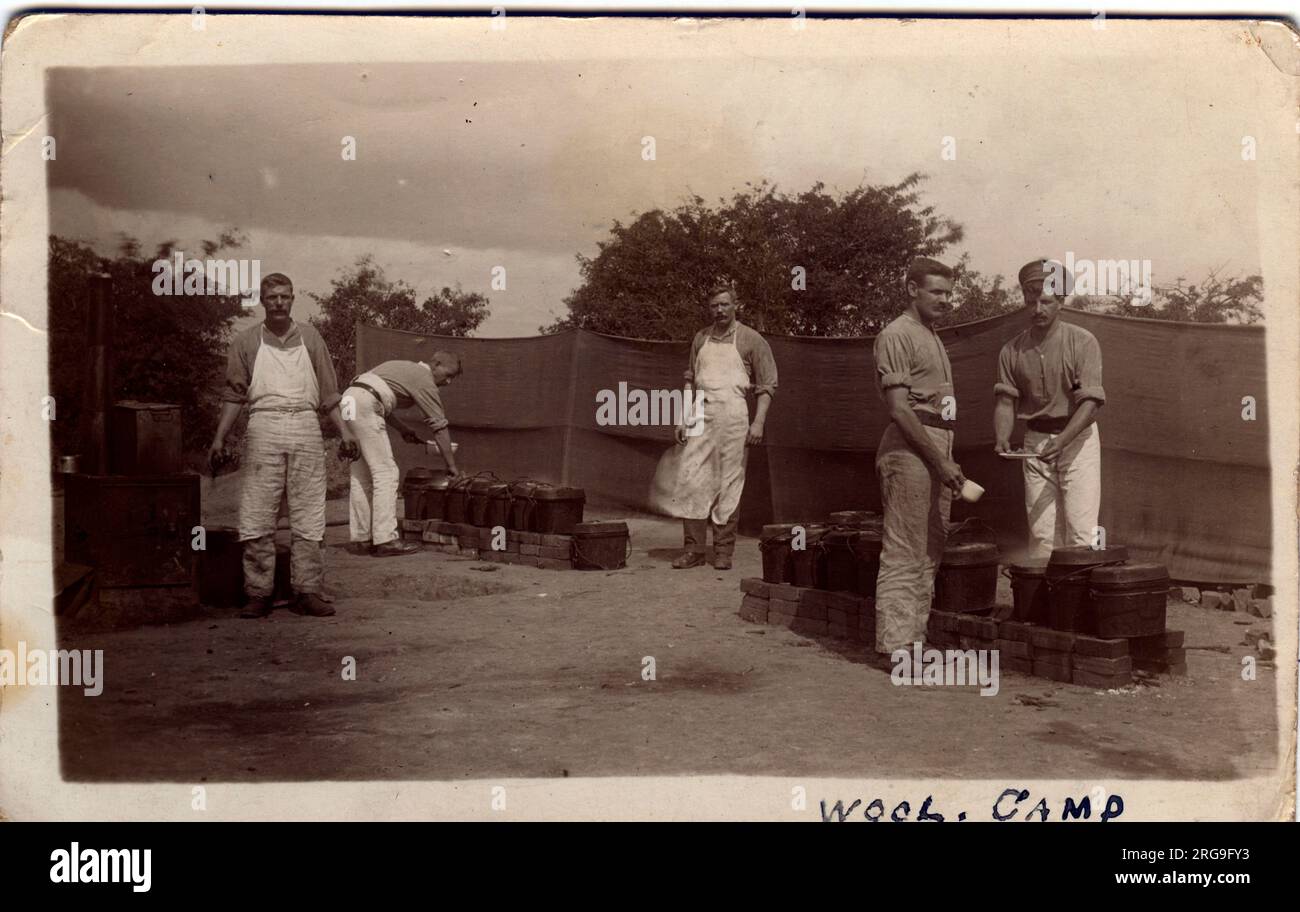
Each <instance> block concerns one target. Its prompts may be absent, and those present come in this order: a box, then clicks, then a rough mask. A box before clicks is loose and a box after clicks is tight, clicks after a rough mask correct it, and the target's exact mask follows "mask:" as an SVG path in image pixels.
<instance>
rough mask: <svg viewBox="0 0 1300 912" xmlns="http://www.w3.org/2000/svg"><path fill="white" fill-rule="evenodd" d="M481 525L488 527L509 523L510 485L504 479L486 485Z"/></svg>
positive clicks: (507, 524) (503, 525) (502, 525)
mask: <svg viewBox="0 0 1300 912" xmlns="http://www.w3.org/2000/svg"><path fill="white" fill-rule="evenodd" d="M483 525H485V526H487V527H488V528H489V529H491V528H495V527H496V526H501V527H503V528H505V527H508V526H509V525H510V485H508V484H506V483H505V482H504V481H499V482H496V483H495V484H493V485H491V486H489V487H488V491H487V509H486V510H484V512H483Z"/></svg>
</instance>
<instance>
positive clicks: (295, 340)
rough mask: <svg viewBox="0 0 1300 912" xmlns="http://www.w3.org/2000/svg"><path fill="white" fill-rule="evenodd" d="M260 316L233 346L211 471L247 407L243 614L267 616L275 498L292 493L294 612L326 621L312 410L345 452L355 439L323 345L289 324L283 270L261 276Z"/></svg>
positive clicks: (319, 471) (321, 479)
mask: <svg viewBox="0 0 1300 912" xmlns="http://www.w3.org/2000/svg"><path fill="white" fill-rule="evenodd" d="M261 302H262V306H263V307H264V308H265V310H266V319H265V320H264V321H263V322H262V323H259V324H257V325H256V326H251V327H249V328H248V329H246V330H244V331H243V332H241V333H239V335H237V336H235V338H234V340H233V341H232V342H231V343H230V351H229V355H228V357H227V361H226V385H225V389H223V390H222V393H221V401H222V405H221V419H220V421H219V422H218V423H217V431H216V434H215V435H214V436H213V438H212V444H211V446H210V447H209V448H208V461H209V464H210V465H211V466H212V468H213V474H215V473H216V469H217V467H218V466H219V465H220V464H221V462H222V461H223V459H224V458H225V453H224V447H225V439H226V434H227V433H228V432H229V431H230V428H231V425H233V424H234V422H235V419H236V418H237V417H238V416H239V412H240V410H241V409H242V408H243V406H244V405H245V404H247V405H248V412H249V415H248V430H247V432H246V434H245V440H244V460H243V466H244V478H243V483H244V487H243V491H242V495H241V498H240V502H239V540H240V541H241V542H243V543H244V591H245V592H246V593H247V595H248V602H247V603H246V604H245V605H244V608H243V610H242V611H241V612H240V615H239V616H240V617H244V618H258V617H265V616H266V615H268V614H270V612H271V592H272V589H273V588H274V584H275V525H276V519H277V518H278V515H279V511H280V500H281V498H282V497H283V496H284V495H285V493H286V491H287V494H288V501H289V524H290V527H291V529H292V533H293V543H292V550H291V553H290V578H291V582H292V585H293V589H294V592H295V593H297V595H298V601H297V605H296V609H297V610H298V611H300V612H301V613H303V614H309V615H313V616H315V617H327V616H329V615H332V614H333V613H334V609H333V608H332V607H330V605H328V604H326V603H325V601H324V600H322V598H321V586H322V583H323V580H324V561H323V558H322V554H321V541H322V540H323V539H324V537H325V448H324V441H322V439H321V432H320V423H319V421H318V420H317V413H318V412H327V413H328V414H329V416H330V419H331V420H332V421H333V422H334V424H335V425H336V426H337V427H338V429H339V433H340V434H341V435H342V436H343V445H342V446H341V447H340V449H341V451H342V452H344V453H348V452H356V449H357V444H356V438H355V436H354V434H353V433H352V429H351V428H349V427H348V426H347V423H346V422H345V421H343V418H342V416H341V415H340V413H339V407H338V403H339V392H338V381H337V379H336V378H335V376H334V362H333V361H331V360H330V354H329V350H328V349H327V348H326V346H325V340H324V339H322V338H321V336H320V333H318V332H317V331H316V329H315V328H314V327H312V326H311V325H309V324H306V323H297V322H295V321H294V320H293V319H291V318H290V316H289V312H290V310H291V309H292V307H293V283H292V282H291V281H290V280H289V278H288V277H287V276H285V275H283V274H281V273H278V272H276V273H272V274H271V275H268V276H267V277H266V278H264V279H262V283H261Z"/></svg>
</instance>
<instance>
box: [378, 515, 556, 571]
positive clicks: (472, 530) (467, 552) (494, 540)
mask: <svg viewBox="0 0 1300 912" xmlns="http://www.w3.org/2000/svg"><path fill="white" fill-rule="evenodd" d="M501 531H504V532H505V535H504V538H503V537H502V535H501V534H500V532H499V531H496V530H495V529H494V528H492V527H488V526H473V525H470V524H469V523H450V522H443V521H442V520H437V519H404V520H402V532H403V534H404V535H405V536H406V537H408V538H416V539H419V540H421V541H423V542H424V544H425V545H426V546H432V548H433V549H434V550H435V551H440V552H442V553H443V554H459V555H460V556H462V557H469V558H474V559H477V560H484V561H490V562H492V563H498V564H521V565H523V566H525V567H538V568H540V569H542V570H572V569H573V536H572V535H544V534H542V533H540V532H516V531H513V530H509V529H506V530H501ZM496 544H504V545H505V547H504V548H503V549H500V550H498V549H496V548H495V547H493V546H494V545H496Z"/></svg>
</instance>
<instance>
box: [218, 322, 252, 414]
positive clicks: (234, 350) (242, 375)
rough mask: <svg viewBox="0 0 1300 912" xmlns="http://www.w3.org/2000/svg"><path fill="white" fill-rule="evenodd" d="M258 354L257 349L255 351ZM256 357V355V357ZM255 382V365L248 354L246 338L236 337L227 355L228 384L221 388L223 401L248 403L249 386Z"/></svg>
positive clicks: (240, 403)
mask: <svg viewBox="0 0 1300 912" xmlns="http://www.w3.org/2000/svg"><path fill="white" fill-rule="evenodd" d="M253 351H254V353H256V351H257V349H253ZM255 356H256V355H255V354H254V357H255ZM252 382H253V364H252V361H251V359H250V358H249V354H248V345H247V344H245V337H244V336H242V335H241V336H236V337H235V339H234V341H232V342H231V343H230V350H229V351H228V352H227V353H226V383H225V386H223V387H222V388H221V401H222V402H234V403H237V404H238V405H243V404H244V403H246V402H247V401H248V385H249V384H250V383H252Z"/></svg>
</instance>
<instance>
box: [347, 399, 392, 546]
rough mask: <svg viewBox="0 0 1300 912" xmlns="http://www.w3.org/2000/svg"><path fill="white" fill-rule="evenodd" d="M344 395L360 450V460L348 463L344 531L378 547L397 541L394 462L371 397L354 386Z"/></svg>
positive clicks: (381, 422)
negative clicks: (352, 408) (352, 407)
mask: <svg viewBox="0 0 1300 912" xmlns="http://www.w3.org/2000/svg"><path fill="white" fill-rule="evenodd" d="M346 395H349V396H352V397H353V401H354V402H355V403H356V415H355V417H353V419H352V421H351V425H352V431H353V433H355V434H356V435H357V443H358V444H359V445H360V447H361V458H360V459H355V460H353V462H352V480H351V483H350V485H349V489H348V531H349V532H350V533H351V536H350V537H351V539H352V541H354V542H361V541H370V542H374V543H375V544H376V545H382V544H384V543H385V542H390V541H393V540H394V539H396V538H397V479H398V474H399V473H398V469H397V460H395V459H394V458H393V444H392V443H391V442H390V441H389V439H388V426H387V425H386V424H385V423H384V416H383V415H382V414H381V413H380V411H379V403H378V402H376V401H375V397H374V396H372V395H371V394H370V392H369V391H367V390H363V389H360V388H359V387H355V386H354V387H349V388H348V390H347V393H346Z"/></svg>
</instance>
